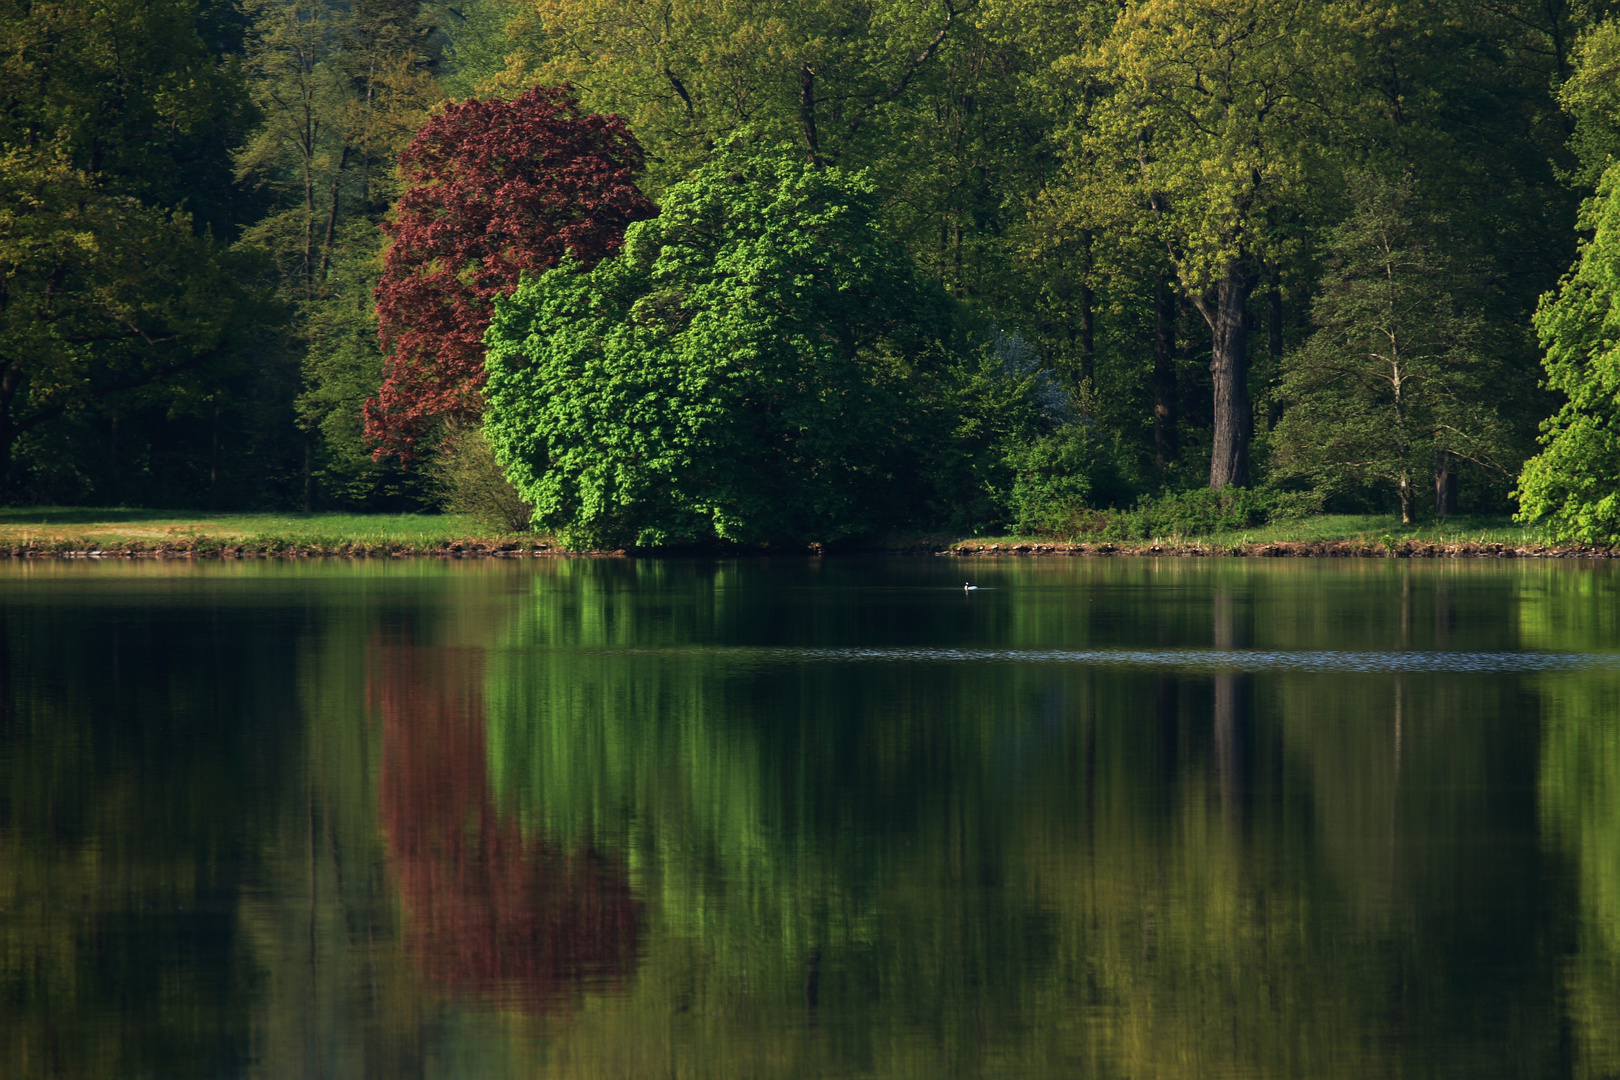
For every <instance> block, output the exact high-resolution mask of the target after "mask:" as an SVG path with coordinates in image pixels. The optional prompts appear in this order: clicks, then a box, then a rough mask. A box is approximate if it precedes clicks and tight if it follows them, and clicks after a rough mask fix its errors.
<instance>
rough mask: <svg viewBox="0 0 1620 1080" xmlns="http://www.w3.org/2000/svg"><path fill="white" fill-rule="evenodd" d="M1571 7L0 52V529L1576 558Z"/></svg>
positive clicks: (1599, 154)
mask: <svg viewBox="0 0 1620 1080" xmlns="http://www.w3.org/2000/svg"><path fill="white" fill-rule="evenodd" d="M1613 7H1614V5H1612V4H1608V3H1604V2H1598V0H1593V2H1579V0H1569V2H1564V0H1425V2H1420V3H1416V4H1410V5H1387V4H1382V3H1376V2H1373V0H1340V2H1333V3H1306V2H1303V0H1131V2H1126V3H1119V2H1114V0H1109V2H1102V0H1058V2H1055V3H1053V2H1035V0H937V2H929V3H910V2H900V0H867V2H865V3H848V2H845V3H833V4H822V3H811V4H802V3H801V4H792V5H788V4H771V3H764V4H760V3H740V2H721V3H711V2H705V3H702V4H697V3H689V2H686V0H659V2H655V3H646V2H641V0H527V2H516V0H476V2H474V3H471V4H464V5H450V4H439V3H434V2H431V0H362V2H350V3H341V4H340V3H337V2H334V0H242V2H241V3H237V4H226V3H223V2H219V0H164V2H162V3H156V4H134V3H127V2H124V0H110V2H107V0H100V2H95V3H92V2H88V0H69V2H66V3H63V4H57V5H52V6H41V5H33V4H27V3H21V2H17V3H10V4H9V5H8V6H7V7H6V17H5V19H4V21H3V27H4V28H3V29H0V35H3V36H4V38H5V44H6V48H5V50H4V53H3V58H0V93H3V95H4V103H5V108H4V110H3V111H0V148H3V156H0V265H3V267H4V281H5V285H4V293H3V297H0V482H3V484H4V497H5V499H6V500H7V501H9V502H14V503H41V502H44V503H59V504H67V503H80V504H96V503H99V504H111V503H144V504H147V505H155V504H160V503H161V504H169V505H192V506H209V507H221V508H223V507H246V506H264V507H271V506H275V507H302V508H306V509H354V510H373V509H409V508H420V507H427V506H432V505H437V504H442V503H445V502H446V501H449V502H451V503H454V502H455V501H456V500H457V499H458V498H463V497H464V496H465V494H466V491H467V490H468V489H469V487H471V488H475V489H477V490H478V491H494V492H495V493H496V496H498V497H499V498H502V499H504V500H505V505H506V506H507V508H508V512H509V516H511V517H513V518H514V520H517V521H522V520H526V519H527V518H529V517H530V516H531V515H532V516H533V520H534V521H535V522H536V523H538V524H540V525H543V526H545V527H547V528H550V529H552V530H554V531H557V532H559V533H561V534H563V535H565V536H568V537H571V538H573V539H574V540H576V541H577V542H579V543H607V542H636V543H673V542H687V541H702V540H706V539H712V538H720V539H727V540H741V541H761V540H772V539H806V538H808V539H831V538H835V537H836V536H838V535H845V534H849V533H854V532H861V531H870V530H873V529H881V528H889V527H897V526H916V525H926V526H949V527H954V528H962V529H985V528H1018V529H1022V530H1026V531H1044V532H1049V533H1062V532H1070V533H1073V532H1076V531H1083V530H1084V529H1086V528H1089V527H1093V526H1094V524H1095V523H1096V522H1097V521H1099V520H1102V519H1103V518H1105V517H1106V515H1107V513H1108V512H1109V511H1110V510H1124V509H1126V508H1129V507H1132V506H1136V507H1139V508H1140V507H1143V506H1161V507H1162V506H1166V505H1174V506H1182V505H1186V506H1194V504H1196V506H1197V508H1199V509H1198V512H1200V513H1204V514H1205V515H1206V516H1207V515H1208V514H1211V513H1213V514H1220V513H1223V512H1225V509H1223V508H1229V507H1231V506H1232V505H1235V503H1234V500H1237V501H1238V502H1241V503H1242V504H1243V505H1244V506H1245V507H1248V509H1246V510H1245V511H1244V513H1250V514H1256V515H1260V516H1264V515H1266V514H1275V513H1282V512H1290V511H1298V510H1299V509H1300V508H1310V507H1322V508H1327V509H1333V510H1361V511H1378V512H1383V511H1398V512H1400V513H1401V515H1402V517H1403V519H1405V520H1407V521H1414V520H1417V519H1419V518H1422V517H1425V516H1428V515H1439V516H1446V515H1450V514H1455V513H1460V512H1506V511H1508V510H1511V509H1514V508H1518V509H1520V510H1521V512H1522V513H1523V514H1524V515H1525V516H1526V518H1527V519H1533V520H1538V521H1545V522H1549V523H1551V524H1552V526H1553V527H1554V529H1555V531H1558V532H1561V533H1562V534H1564V535H1569V536H1578V537H1580V538H1583V539H1607V538H1612V537H1613V536H1615V535H1617V534H1620V506H1615V505H1612V504H1613V503H1614V502H1615V498H1614V495H1613V492H1614V491H1615V490H1616V489H1617V487H1620V444H1616V442H1615V440H1614V438H1613V437H1612V436H1611V435H1610V434H1609V428H1610V424H1609V420H1610V418H1611V417H1612V416H1613V415H1614V413H1615V390H1614V387H1613V384H1614V379H1613V377H1612V376H1611V375H1610V374H1609V371H1610V369H1612V367H1613V364H1614V361H1613V357H1612V355H1611V353H1612V351H1613V350H1612V347H1611V346H1609V345H1608V344H1607V342H1609V341H1610V340H1612V338H1613V335H1612V334H1610V333H1608V332H1607V329H1606V328H1607V320H1608V319H1609V318H1610V315H1609V301H1608V298H1609V297H1610V296H1611V295H1612V294H1613V291H1614V289H1613V286H1612V281H1613V277H1612V275H1610V274H1608V273H1607V267H1608V266H1609V265H1610V264H1611V263H1612V262H1613V257H1612V255H1611V254H1610V252H1611V249H1612V248H1613V246H1614V240H1613V236H1612V232H1613V229H1612V225H1611V219H1612V217H1613V213H1614V210H1613V208H1612V206H1611V203H1612V202H1613V200H1614V198H1615V196H1614V183H1613V180H1612V178H1611V177H1610V176H1609V174H1608V168H1609V163H1610V161H1611V155H1612V152H1613V150H1614V148H1615V145H1616V143H1617V141H1620V134H1617V133H1620V92H1617V91H1616V90H1615V89H1614V87H1615V86H1616V85H1617V83H1616V81H1615V79H1614V74H1615V70H1616V66H1617V64H1620V59H1617V58H1620V24H1617V23H1616V22H1614V21H1612V19H1613V16H1614V15H1615V12H1614V11H1613V10H1612V9H1613ZM486 328H487V331H486ZM486 332H487V335H488V336H487V337H486V336H485V335H486ZM486 364H487V378H488V379H489V382H488V384H487V385H486V384H485V381H484V380H485V378H486ZM1549 418H1550V419H1549ZM1527 462H1528V465H1527V464H1526V463H1527ZM508 481H510V484H508ZM1234 489H1249V491H1250V492H1252V493H1245V494H1244V495H1242V496H1241V497H1239V496H1237V495H1236V494H1235V493H1234ZM1198 492H1206V493H1213V494H1202V495H1200V494H1198ZM487 501H488V500H487V499H486V500H485V502H487ZM1171 518H1172V519H1173V518H1174V515H1173V514H1172V515H1171Z"/></svg>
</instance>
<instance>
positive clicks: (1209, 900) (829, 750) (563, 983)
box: [0, 562, 1620, 1077]
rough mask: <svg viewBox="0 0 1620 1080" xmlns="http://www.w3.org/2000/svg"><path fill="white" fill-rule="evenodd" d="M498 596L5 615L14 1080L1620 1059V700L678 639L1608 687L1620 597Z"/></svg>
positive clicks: (1131, 579) (1540, 589)
mask: <svg viewBox="0 0 1620 1080" xmlns="http://www.w3.org/2000/svg"><path fill="white" fill-rule="evenodd" d="M460 569H461V568H449V570H448V572H447V571H441V570H434V571H432V572H430V573H414V574H413V576H411V577H409V578H405V577H402V576H387V575H379V576H378V578H377V580H375V581H371V582H369V583H364V588H363V589H362V588H361V587H360V586H361V584H362V583H359V582H357V581H356V580H355V579H353V578H348V577H339V576H337V575H332V576H331V577H330V579H322V580H321V581H312V583H311V587H310V589H309V590H308V592H307V593H302V594H299V595H298V596H296V597H295V600H296V601H297V602H296V603H295V604H292V605H289V606H288V607H287V611H286V613H285V614H284V615H283V614H275V615H274V617H273V618H267V617H266V616H265V615H264V613H263V611H262V610H258V609H252V608H251V605H248V604H246V603H244V604H243V605H241V606H239V607H233V606H232V605H231V604H229V603H221V602H220V601H219V600H218V599H217V598H215V597H214V594H213V593H204V592H199V593H198V594H197V595H196V596H192V597H190V598H189V599H188V600H186V603H189V604H190V605H191V607H190V608H186V607H185V605H184V604H176V605H174V606H173V607H172V610H168V611H167V613H165V612H164V611H158V610H156V609H154V611H152V612H143V613H141V614H139V615H137V614H134V613H132V611H130V610H124V611H123V612H122V613H121V614H118V613H115V614H114V615H109V614H108V613H107V611H106V609H104V608H102V607H98V606H96V605H95V604H93V603H85V602H82V601H79V604H80V606H79V607H78V608H75V607H74V605H73V604H71V603H69V604H63V603H54V604H46V603H41V604H37V605H26V604H22V603H20V602H18V601H17V600H16V599H15V598H12V597H6V596H3V595H0V616H3V618H0V628H3V630H4V633H5V635H6V636H5V638H4V642H5V646H6V654H5V655H6V658H7V666H0V678H3V679H4V683H3V690H4V693H0V768H3V770H4V771H3V773H0V779H3V780H4V783H3V784H0V1075H5V1076H12V1075H17V1076H31V1075H41V1074H44V1073H46V1072H55V1073H57V1074H60V1075H68V1076H122V1075H131V1074H137V1073H141V1072H146V1073H155V1074H159V1075H212V1074H227V1073H238V1072H247V1073H249V1074H251V1075H257V1076H263V1077H279V1076H285V1077H304V1076H331V1077H343V1076H361V1075H367V1076H379V1077H392V1076H403V1075H413V1076H424V1077H425V1076H462V1075H479V1076H495V1077H500V1076H514V1077H515V1076H525V1077H530V1076H600V1075H620V1076H654V1075H656V1076H670V1075H674V1076H688V1075H716V1076H719V1075H728V1076H729V1075H750V1074H753V1075H806V1076H819V1075H838V1076H857V1075H873V1076H914V1075H915V1076H923V1075H926V1076H930V1077H932V1076H939V1075H950V1076H975V1075H985V1076H989V1075H1006V1074H1011V1073H1022V1074H1028V1075H1034V1076H1073V1075H1085V1076H1099V1077H1102V1076H1124V1075H1132V1076H1162V1077H1171V1076H1195V1075H1196V1076H1203V1075H1209V1074H1214V1073H1225V1074H1230V1075H1234V1076H1299V1075H1312V1076H1316V1075H1321V1076H1337V1075H1358V1076H1359V1075H1367V1074H1379V1075H1383V1074H1393V1073H1397V1072H1399V1073H1418V1074H1423V1075H1435V1076H1445V1075H1450V1076H1465V1075H1466V1076H1489V1075H1560V1074H1572V1075H1580V1076H1594V1077H1595V1076H1603V1075H1612V1074H1614V1073H1615V1072H1616V1071H1620V1037H1617V1036H1616V1035H1615V1034H1614V1032H1615V1031H1616V1025H1615V1024H1614V1017H1615V1016H1616V1015H1617V1013H1616V1010H1617V1009H1620V915H1617V914H1616V912H1620V854H1617V852H1620V787H1617V785H1620V678H1616V676H1614V675H1613V674H1611V673H1605V672H1601V671H1588V672H1579V673H1564V674H1556V675H1538V676H1508V675H1479V674H1472V675H1458V676H1414V675H1408V676H1402V677H1400V678H1396V677H1393V676H1390V677H1384V676H1368V675H1353V674H1334V675H1308V674H1303V673H1291V674H1262V675H1248V676H1241V677H1239V676H1228V675H1214V674H1185V673H1175V672H1166V671H1159V672H1156V673H1145V674H1144V673H1139V672H1136V671H1131V670H1127V669H1117V670H1109V669H1098V668H1080V667H1075V666H1062V665H1058V666H1050V667H1046V666H1041V665H1033V664H1000V665H997V664H990V665H965V664H963V665H951V664H928V663H918V662H908V663H905V664H887V663H865V664H851V665H844V664H832V663H820V664H816V663H809V662H804V663H799V662H792V661H788V660H781V659H777V660H771V661H770V662H760V661H758V660H755V659H752V658H751V657H750V654H749V653H748V652H747V651H746V650H736V649H728V650H709V649H704V648H693V647H691V646H694V645H699V646H702V645H709V644H721V645H735V644H741V643H747V642H762V643H767V644H774V645H782V644H785V645H796V644H819V643H824V642H829V641H853V642H855V643H858V644H863V645H871V644H879V645H881V644H883V643H885V642H887V641H904V642H916V641H924V642H947V643H956V642H962V641H974V642H975V643H976V644H983V643H985V642H987V641H988V642H991V643H994V644H997V645H1001V646H1006V647H1013V648H1030V647H1052V646H1054V645H1060V646H1063V647H1097V646H1107V645H1110V644H1115V643H1119V642H1122V641H1125V642H1131V643H1136V644H1151V645H1156V646H1159V647H1173V646H1178V645H1193V646H1197V647H1200V648H1204V647H1209V646H1216V647H1253V648H1273V647H1279V646H1282V647H1295V648H1321V647H1342V648H1383V647H1403V646H1404V647H1411V648H1481V647H1486V648H1511V647H1525V648H1540V649H1555V650H1563V649H1586V650H1602V649H1613V648H1614V647H1615V646H1616V644H1620V622H1617V621H1616V620H1617V619H1620V614H1617V613H1620V604H1616V603H1615V600H1616V599H1617V597H1616V595H1615V592H1616V590H1615V589H1614V588H1613V587H1612V586H1611V585H1610V584H1609V578H1608V577H1607V576H1606V575H1601V574H1594V573H1586V574H1571V573H1568V572H1567V571H1566V570H1565V569H1564V568H1558V567H1540V566H1527V567H1522V568H1515V569H1514V570H1513V572H1512V573H1507V572H1503V571H1494V572H1492V573H1490V574H1485V573H1482V572H1481V571H1479V570H1478V569H1476V568H1457V569H1455V570H1454V571H1453V570H1451V569H1449V568H1439V567H1436V568H1428V567H1423V568H1391V567H1384V566H1373V567H1352V568H1348V569H1346V570H1344V571H1342V572H1341V571H1339V570H1337V569H1335V568H1332V567H1326V568H1322V569H1321V570H1317V571H1311V572H1309V573H1307V572H1306V571H1305V570H1302V569H1300V568H1294V567H1289V568H1281V569H1279V570H1278V571H1277V572H1275V573H1273V572H1272V571H1271V569H1270V568H1266V567H1258V568H1257V567H1252V566H1247V567H1232V566H1225V565H1222V566H1209V567H1202V566H1194V567H1191V568H1188V567H1185V566H1180V567H1177V568H1173V570H1171V571H1165V572H1161V573H1159V574H1158V576H1157V577H1154V578H1152V579H1151V581H1150V579H1149V576H1148V574H1149V571H1148V570H1147V569H1146V567H1145V564H1140V563H1139V564H1135V565H1116V566H1106V565H1100V566H1099V565H1093V566H1084V567H1067V566H1064V567H1052V568H1050V569H1040V570H1038V571H1037V570H1036V569H1035V568H1029V567H1027V566H1026V567H1007V568H1005V569H1003V570H999V571H997V572H999V573H1003V574H1004V575H1006V576H1005V577H1002V578H1000V579H993V580H989V581H985V582H984V583H986V584H992V585H995V584H1000V585H1003V586H1007V585H1014V584H1020V583H1023V584H1031V585H1035V586H1040V587H1035V588H1030V589H1028V590H1026V591H1023V592H1019V591H1017V590H1014V589H1010V588H1003V589H1001V590H1000V591H997V590H994V589H991V590H986V591H985V592H983V593H981V594H978V595H976V596H975V597H974V598H973V600H972V601H971V603H973V604H975V605H977V606H973V607H969V606H967V604H957V605H956V606H945V605H943V604H941V605H939V606H935V607H931V608H926V609H924V610H922V611H920V612H919V613H917V614H916V615H915V616H914V617H913V621H911V622H907V621H905V620H906V616H904V615H903V614H897V611H896V605H895V604H894V603H893V602H892V598H890V597H887V596H886V595H885V596H879V597H878V598H877V599H876V600H874V601H872V602H870V603H868V601H866V600H862V599H861V594H859V593H858V592H851V593H849V594H848V596H849V597H851V598H849V599H847V602H845V601H839V600H838V599H837V598H838V597H840V596H845V595H846V594H845V593H842V592H839V591H838V590H837V589H836V588H833V587H832V585H833V584H836V582H834V583H832V584H829V583H827V582H826V580H825V575H826V573H827V571H817V573H821V574H823V578H822V579H818V581H817V586H818V587H817V588H816V589H809V588H805V589H800V590H798V591H795V589H794V586H795V585H796V584H798V583H796V582H795V581H794V580H793V579H792V578H789V579H788V580H787V582H786V585H785V586H784V585H782V584H781V582H780V581H779V580H775V579H773V580H772V581H770V582H767V581H766V580H765V579H763V578H762V577H761V576H760V571H759V570H757V569H751V568H749V567H748V566H746V565H739V566H727V565H725V564H720V565H710V566H700V565H688V564H680V563H661V564H653V565H650V566H649V565H646V564H635V563H588V562H558V563H554V564H547V565H546V566H544V567H523V568H489V569H487V570H478V571H475V572H474V573H462V572H459V571H460ZM838 572H841V573H845V574H848V575H850V576H851V577H854V578H858V575H859V573H861V571H860V570H859V569H858V568H853V569H849V570H845V571H838ZM312 573H313V572H312ZM1037 573H1038V574H1040V575H1045V576H1040V577H1037V576H1035V575H1037ZM1018 575H1029V576H1028V577H1026V578H1020V577H1018ZM1063 575H1070V577H1069V578H1068V579H1065V578H1064V577H1063ZM1086 575H1090V576H1089V577H1088V576H1086ZM986 577H989V574H986ZM981 580H983V579H981ZM1065 581H1066V583H1067V585H1068V586H1069V587H1068V588H1053V587H1051V585H1053V584H1054V583H1064V582H1065ZM1150 584H1151V589H1150V588H1149V585H1150ZM316 586H319V587H318V588H317V587H316ZM280 587H285V583H281V584H280V585H278V588H280ZM1077 588H1083V589H1084V590H1085V592H1084V594H1083V595H1084V598H1085V599H1084V603H1076V602H1075V596H1076V595H1077V594H1076V592H1075V589H1077ZM326 589H332V590H334V592H333V593H329V592H327V591H324V590H326ZM342 589H349V590H351V591H350V592H348V593H343V592H341V591H340V590H342ZM1167 594H1173V595H1174V597H1175V599H1174V602H1173V603H1167V602H1165V601H1164V600H1163V599H1162V597H1163V596H1164V595H1167ZM334 596H335V598H333V597H334ZM829 598H831V599H829ZM951 599H952V601H953V603H954V602H956V601H961V599H962V598H961V596H960V595H959V594H957V595H954V596H952V597H951ZM981 601H983V602H981ZM280 610H281V609H277V611H280ZM199 612H201V613H202V617H201V618H199V617H198V613H199ZM289 627H291V628H292V630H291V632H289ZM1491 628H1494V629H1491ZM1493 633H1494V634H1495V635H1496V636H1495V637H1494V638H1493V637H1491V636H1490V634H1493ZM974 635H978V636H977V637H975V636H974ZM92 638H93V640H94V641H96V642H97V643H98V644H99V646H100V647H101V648H102V649H103V650H104V652H105V653H107V654H110V655H115V656H116V657H117V668H116V676H114V675H112V674H109V673H108V670H107V668H106V666H105V665H98V664H97V662H96V660H95V654H94V653H93V652H92V651H91V650H89V649H86V648H85V647H84V642H85V641H87V640H92ZM289 718H293V719H295V720H296V721H297V722H296V723H291V722H290V721H289ZM593 852H594V853H595V854H592V853H593ZM564 1006H566V1007H564ZM177 1017H178V1018H183V1022H178V1023H177V1022H175V1021H174V1019H173V1018H177ZM41 1063H47V1065H48V1067H41Z"/></svg>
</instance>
